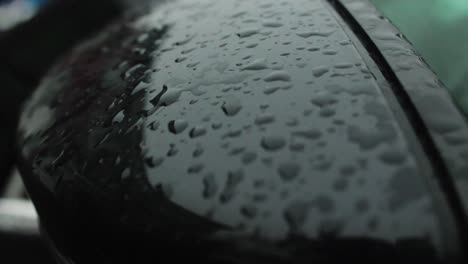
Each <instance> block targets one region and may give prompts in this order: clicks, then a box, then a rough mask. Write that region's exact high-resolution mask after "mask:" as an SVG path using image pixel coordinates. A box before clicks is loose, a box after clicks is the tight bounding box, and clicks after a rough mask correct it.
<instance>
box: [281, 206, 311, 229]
mask: <svg viewBox="0 0 468 264" xmlns="http://www.w3.org/2000/svg"><path fill="white" fill-rule="evenodd" d="M309 208H310V203H306V202H302V201H294V202H292V203H291V204H289V205H288V207H287V208H286V209H285V210H284V215H283V216H284V219H285V220H286V223H288V225H289V228H290V230H291V232H293V233H295V232H299V231H300V229H301V228H302V226H303V225H304V224H305V222H306V220H307V215H308V213H309Z"/></svg>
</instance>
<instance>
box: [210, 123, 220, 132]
mask: <svg viewBox="0 0 468 264" xmlns="http://www.w3.org/2000/svg"><path fill="white" fill-rule="evenodd" d="M222 126H223V124H222V123H219V122H216V123H213V124H211V128H213V129H214V130H218V129H220V128H221V127H222Z"/></svg>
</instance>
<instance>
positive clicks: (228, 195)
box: [219, 170, 244, 203]
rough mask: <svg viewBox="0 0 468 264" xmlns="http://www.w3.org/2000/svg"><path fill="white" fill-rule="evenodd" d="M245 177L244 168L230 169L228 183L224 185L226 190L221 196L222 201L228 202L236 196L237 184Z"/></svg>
mask: <svg viewBox="0 0 468 264" xmlns="http://www.w3.org/2000/svg"><path fill="white" fill-rule="evenodd" d="M243 179H244V172H243V171H242V170H237V171H230V172H229V173H228V177H227V181H226V185H225V186H224V190H223V192H222V193H221V196H220V197H219V199H220V201H221V202H222V203H227V202H229V201H231V200H232V199H233V198H234V195H235V194H236V189H237V186H238V185H239V184H240V183H241V182H242V180H243Z"/></svg>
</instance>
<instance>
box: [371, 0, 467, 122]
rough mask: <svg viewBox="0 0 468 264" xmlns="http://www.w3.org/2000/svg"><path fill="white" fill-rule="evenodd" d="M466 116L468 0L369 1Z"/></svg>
mask: <svg viewBox="0 0 468 264" xmlns="http://www.w3.org/2000/svg"><path fill="white" fill-rule="evenodd" d="M371 2H373V3H374V4H376V6H377V7H378V8H379V9H380V11H382V12H383V13H384V14H385V15H386V16H387V17H388V18H389V19H390V20H391V21H392V22H393V23H394V24H395V25H396V26H397V27H398V28H399V29H400V31H402V32H403V34H404V35H405V36H406V37H407V38H408V39H409V40H410V41H411V42H412V43H413V45H414V46H415V47H416V49H417V50H418V51H419V53H420V54H421V55H422V57H423V58H424V59H425V60H426V62H427V63H428V64H429V65H430V66H431V67H432V69H433V70H434V71H435V72H436V73H437V75H438V76H439V78H440V79H441V80H442V82H444V84H445V85H446V86H447V87H448V88H449V90H450V91H451V93H452V94H453V96H454V98H455V99H456V100H457V101H458V102H459V104H460V106H461V107H462V108H463V109H464V110H465V113H467V114H468V0H371Z"/></svg>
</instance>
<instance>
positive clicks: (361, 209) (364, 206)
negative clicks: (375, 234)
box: [355, 199, 370, 214]
mask: <svg viewBox="0 0 468 264" xmlns="http://www.w3.org/2000/svg"><path fill="white" fill-rule="evenodd" d="M369 207H370V204H369V201H368V200H367V199H359V200H357V202H356V204H355V209H356V212H358V213H360V214H364V213H366V212H367V211H369Z"/></svg>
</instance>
